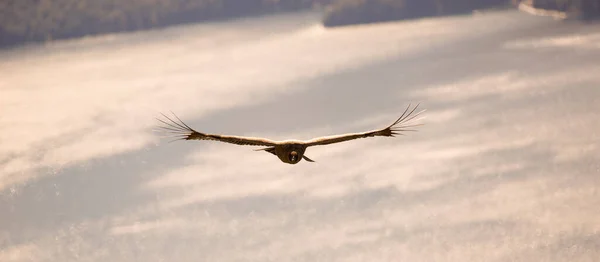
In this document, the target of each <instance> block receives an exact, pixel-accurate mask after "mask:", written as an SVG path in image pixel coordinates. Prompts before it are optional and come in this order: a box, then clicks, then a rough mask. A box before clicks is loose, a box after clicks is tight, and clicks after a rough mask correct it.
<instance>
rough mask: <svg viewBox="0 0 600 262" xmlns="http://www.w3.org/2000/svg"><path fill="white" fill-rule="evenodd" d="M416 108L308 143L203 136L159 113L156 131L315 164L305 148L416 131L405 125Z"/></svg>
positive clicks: (175, 119)
mask: <svg viewBox="0 0 600 262" xmlns="http://www.w3.org/2000/svg"><path fill="white" fill-rule="evenodd" d="M417 107H419V104H417V105H416V106H415V107H414V108H413V109H412V110H411V109H410V105H409V106H408V107H407V108H406V110H404V113H402V115H401V116H400V117H399V118H398V119H396V121H394V123H392V124H391V125H389V126H387V127H385V128H382V129H377V130H372V131H367V132H360V133H349V134H342V135H334V136H324V137H317V138H313V139H310V140H304V141H303V140H283V141H275V140H270V139H266V138H258V137H245V136H230V135H216V134H207V133H202V132H198V131H196V130H194V129H193V128H191V127H189V126H188V125H187V124H186V123H184V122H183V121H181V119H179V117H177V116H176V115H175V114H173V116H174V118H170V117H168V116H166V115H165V114H162V116H163V117H165V119H164V120H163V119H158V118H157V120H158V121H160V122H161V124H162V125H161V126H159V128H161V129H163V130H164V131H167V132H169V133H172V134H173V135H174V137H176V139H175V140H173V141H176V140H213V141H220V142H225V143H231V144H236V145H247V146H264V147H265V148H261V149H256V150H255V151H266V152H269V153H271V154H273V155H275V156H277V157H278V158H279V159H280V160H281V161H282V162H284V163H288V164H297V163H298V162H300V160H302V159H304V160H306V161H308V162H315V161H313V160H312V159H310V158H308V157H307V156H305V155H304V152H305V151H306V148H307V147H309V146H322V145H329V144H333V143H339V142H344V141H349V140H354V139H358V138H367V137H376V136H383V137H394V136H396V135H404V134H403V133H402V132H405V131H416V130H414V129H410V128H412V127H416V126H420V125H421V124H413V125H409V124H408V122H410V121H411V120H413V119H415V117H417V116H418V115H419V114H421V113H422V112H424V111H425V110H422V111H419V112H417V113H415V110H416V109H417Z"/></svg>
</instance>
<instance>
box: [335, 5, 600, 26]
mask: <svg viewBox="0 0 600 262" xmlns="http://www.w3.org/2000/svg"><path fill="white" fill-rule="evenodd" d="M520 2H525V3H526V4H528V5H530V6H532V7H535V8H540V9H549V10H557V11H563V12H568V13H575V14H577V15H580V17H582V18H584V19H588V18H595V17H599V16H600V0H336V1H334V2H333V3H332V4H331V5H330V6H329V7H328V9H327V12H326V14H325V18H324V20H323V24H324V25H325V26H342V25H350V24H362V23H371V22H382V21H390V20H402V19H411V18H420V17H427V16H439V15H452V14H460V13H468V12H472V11H473V10H476V9H482V8H490V7H496V6H507V5H511V4H512V5H518V4H519V3H520Z"/></svg>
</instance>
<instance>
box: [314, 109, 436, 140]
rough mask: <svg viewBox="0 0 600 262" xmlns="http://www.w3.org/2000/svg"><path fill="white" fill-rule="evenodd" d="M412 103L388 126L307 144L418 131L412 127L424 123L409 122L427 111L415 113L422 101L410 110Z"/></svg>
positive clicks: (328, 137) (321, 138) (329, 137)
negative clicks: (409, 123)
mask: <svg viewBox="0 0 600 262" xmlns="http://www.w3.org/2000/svg"><path fill="white" fill-rule="evenodd" d="M411 105H412V104H409V105H408V107H407V108H406V109H405V110H404V112H403V113H402V115H401V116H400V117H399V118H398V119H396V121H394V123H392V124H391V125H389V126H387V127H386V128H383V129H379V130H374V131H367V132H362V133H350V134H343V135H334V136H326V137H319V138H314V139H311V140H309V141H306V142H305V145H307V146H317V145H328V144H333V143H339V142H344V141H349V140H353V139H358V138H366V137H374V136H387V137H395V136H396V135H404V134H403V133H402V132H407V131H413V132H414V131H417V130H415V129H411V128H413V127H417V126H421V125H423V124H413V125H408V122H410V121H411V120H413V119H415V118H416V117H417V116H419V115H420V114H421V113H423V112H425V110H421V111H419V112H417V113H415V111H416V110H417V108H418V107H419V105H420V103H419V104H417V105H416V106H415V107H414V108H413V109H412V110H410V107H411ZM409 110H410V111H409Z"/></svg>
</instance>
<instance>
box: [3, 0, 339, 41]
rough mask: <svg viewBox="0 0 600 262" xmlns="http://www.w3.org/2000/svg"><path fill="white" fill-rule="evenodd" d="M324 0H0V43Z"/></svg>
mask: <svg viewBox="0 0 600 262" xmlns="http://www.w3.org/2000/svg"><path fill="white" fill-rule="evenodd" d="M328 1H329V0H0V46H11V45H17V44H21V43H25V42H38V41H47V40H52V39H62V38H71V37H79V36H85V35H94V34H100V33H109V32H118V31H133V30H139V29H147V28H154V27H161V26H167V25H172V24H181V23H188V22H197V21H205V20H215V19H222V18H231V17H242V16H248V15H259V14H266V13H272V12H279V11H295V10H301V9H308V8H311V7H312V6H313V5H314V4H317V3H322V4H327V3H328Z"/></svg>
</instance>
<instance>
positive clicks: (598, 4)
mask: <svg viewBox="0 0 600 262" xmlns="http://www.w3.org/2000/svg"><path fill="white" fill-rule="evenodd" d="M521 2H524V3H525V4H527V5H529V6H532V7H534V8H539V9H548V10H556V11H561V12H565V13H569V14H573V15H576V16H579V17H580V18H582V19H585V20H587V19H596V18H599V17H600V0H513V3H514V4H519V3H521Z"/></svg>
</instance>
